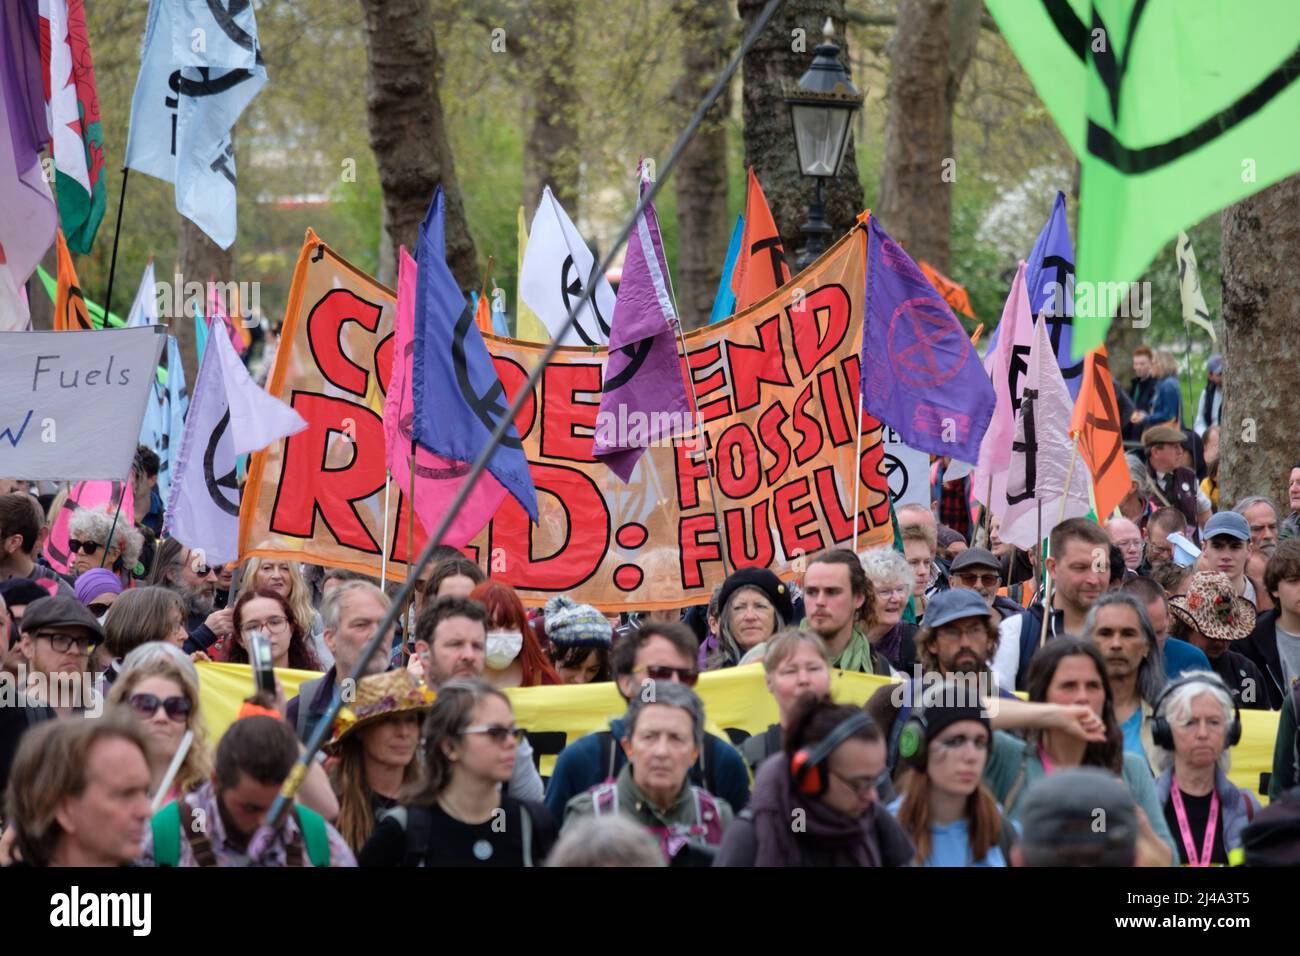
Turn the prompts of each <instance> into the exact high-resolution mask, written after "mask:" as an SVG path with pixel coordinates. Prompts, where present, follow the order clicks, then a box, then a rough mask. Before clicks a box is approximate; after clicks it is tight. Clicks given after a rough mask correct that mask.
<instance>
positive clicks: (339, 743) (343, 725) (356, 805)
mask: <svg viewBox="0 0 1300 956" xmlns="http://www.w3.org/2000/svg"><path fill="white" fill-rule="evenodd" d="M432 706H433V691H431V690H429V688H427V687H425V686H424V685H422V684H417V683H416V682H415V679H414V678H413V677H411V675H410V673H409V672H408V671H405V670H395V671H388V672H387V673H384V674H375V675H373V676H371V677H363V678H361V680H359V681H357V687H356V700H355V701H354V703H353V704H352V705H351V706H350V707H344V708H342V709H341V710H340V711H339V715H338V717H337V718H336V719H335V721H334V736H333V737H332V739H331V740H330V742H329V743H328V744H326V745H325V746H326V750H328V751H329V752H330V753H332V754H334V755H337V757H338V764H337V766H336V767H335V768H334V773H333V780H332V783H333V784H334V792H335V793H337V794H338V798H339V815H338V819H337V820H336V821H335V825H336V826H337V827H338V831H339V833H341V834H342V835H343V839H345V840H347V841H348V846H350V847H352V850H353V852H360V850H361V847H363V846H364V845H365V843H366V841H367V840H368V839H370V834H371V833H373V832H374V829H375V819H376V816H377V814H379V813H381V812H383V811H384V810H387V809H389V808H391V807H395V806H397V804H398V797H399V795H400V794H401V792H402V790H403V789H404V788H407V787H409V786H411V785H413V784H415V783H416V782H417V780H418V778H419V775H420V762H419V760H417V759H416V757H417V751H418V750H419V745H420V721H421V720H423V719H424V715H425V714H427V713H428V712H429V708H430V707H432Z"/></svg>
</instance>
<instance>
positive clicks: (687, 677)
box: [632, 664, 700, 687]
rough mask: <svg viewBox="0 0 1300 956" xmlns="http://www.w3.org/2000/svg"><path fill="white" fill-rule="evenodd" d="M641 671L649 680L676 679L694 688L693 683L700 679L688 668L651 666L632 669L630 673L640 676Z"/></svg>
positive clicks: (695, 672)
mask: <svg viewBox="0 0 1300 956" xmlns="http://www.w3.org/2000/svg"><path fill="white" fill-rule="evenodd" d="M642 671H644V672H645V676H646V677H648V678H650V679H651V680H673V679H674V678H676V679H677V680H679V681H681V682H682V683H683V684H685V685H686V686H687V687H694V686H695V682H696V681H698V680H699V679H700V674H699V672H698V671H695V670H692V669H691V668H689V667H664V666H661V665H659V664H652V665H650V666H649V667H637V668H634V669H633V671H632V673H633V674H640V673H641V672H642Z"/></svg>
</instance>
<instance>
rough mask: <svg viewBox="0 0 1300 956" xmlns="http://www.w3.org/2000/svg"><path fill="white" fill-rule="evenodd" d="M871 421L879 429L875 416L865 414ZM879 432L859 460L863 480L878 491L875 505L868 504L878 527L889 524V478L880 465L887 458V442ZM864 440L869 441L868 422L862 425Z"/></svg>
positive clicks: (863, 450) (872, 524)
mask: <svg viewBox="0 0 1300 956" xmlns="http://www.w3.org/2000/svg"><path fill="white" fill-rule="evenodd" d="M864 418H867V419H868V421H869V422H875V427H876V428H877V429H878V428H879V427H880V423H879V422H876V420H875V419H874V418H869V417H868V416H864ZM879 434H880V433H879V432H877V433H876V438H875V440H874V441H873V442H871V444H870V445H868V446H867V447H866V448H863V449H862V457H861V458H860V459H859V460H858V469H859V471H858V474H859V475H861V476H862V482H863V484H865V485H866V486H867V487H868V488H869V489H871V490H872V491H875V492H877V494H876V498H877V501H876V503H875V504H874V505H869V506H868V509H867V510H868V513H869V514H870V515H871V526H872V527H873V528H878V527H880V526H881V525H886V524H889V478H888V477H886V476H885V475H882V474H881V473H880V466H881V464H883V463H884V460H885V444H884V442H882V441H881V440H880V437H879ZM862 440H863V442H864V443H865V442H866V441H867V427H866V423H864V424H863V426H862Z"/></svg>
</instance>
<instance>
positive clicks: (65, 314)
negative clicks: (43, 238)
mask: <svg viewBox="0 0 1300 956" xmlns="http://www.w3.org/2000/svg"><path fill="white" fill-rule="evenodd" d="M58 248H59V266H58V268H59V281H58V286H57V288H56V290H55V293H54V331H56V332H69V331H72V332H77V331H89V330H91V329H93V328H94V327H95V324H94V323H93V322H91V321H90V313H89V312H87V311H86V300H85V297H84V296H82V294H81V283H80V282H78V281H77V270H76V268H75V267H74V266H73V265H72V254H71V253H70V252H68V244H67V243H66V242H64V241H63V230H62V229H60V230H59V231H58Z"/></svg>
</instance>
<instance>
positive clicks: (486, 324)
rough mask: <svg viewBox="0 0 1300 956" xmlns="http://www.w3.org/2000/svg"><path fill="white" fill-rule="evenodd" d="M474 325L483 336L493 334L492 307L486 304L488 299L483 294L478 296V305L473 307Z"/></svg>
mask: <svg viewBox="0 0 1300 956" xmlns="http://www.w3.org/2000/svg"><path fill="white" fill-rule="evenodd" d="M484 291H485V292H486V291H487V290H486V289H485V290H484ZM474 324H475V325H477V326H478V330H479V331H480V332H482V333H483V334H484V335H492V334H493V331H494V330H493V328H492V306H491V305H490V304H489V303H488V297H487V296H486V295H484V294H483V292H480V293H479V294H478V305H476V306H475V307H474Z"/></svg>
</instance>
